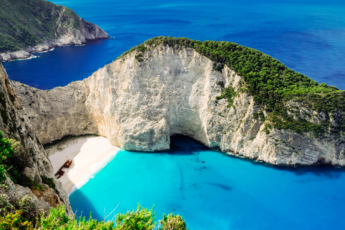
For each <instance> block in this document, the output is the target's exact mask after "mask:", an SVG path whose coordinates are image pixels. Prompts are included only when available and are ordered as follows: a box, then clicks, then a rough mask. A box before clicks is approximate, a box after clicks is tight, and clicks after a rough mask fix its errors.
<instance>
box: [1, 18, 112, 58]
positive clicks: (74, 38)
mask: <svg viewBox="0 0 345 230" xmlns="http://www.w3.org/2000/svg"><path fill="white" fill-rule="evenodd" d="M107 38H109V35H108V34H107V33H106V32H105V31H104V30H103V29H101V28H100V27H99V26H97V25H95V24H93V23H91V22H88V21H85V20H82V25H81V28H80V29H79V30H73V31H70V32H67V33H66V34H64V35H63V36H61V37H59V38H58V39H55V40H51V41H49V40H47V41H45V42H44V43H42V44H38V45H36V46H34V47H26V48H25V49H23V50H18V51H13V52H6V53H0V62H9V61H14V60H26V59H31V58H33V57H34V56H33V53H39V52H45V51H50V50H51V49H53V48H56V47H63V46H67V45H82V44H84V43H85V42H86V41H88V40H98V39H107Z"/></svg>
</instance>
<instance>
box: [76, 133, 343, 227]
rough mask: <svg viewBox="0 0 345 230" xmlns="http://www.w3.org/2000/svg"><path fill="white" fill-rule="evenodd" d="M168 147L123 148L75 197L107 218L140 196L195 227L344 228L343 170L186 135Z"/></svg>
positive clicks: (130, 206) (79, 203)
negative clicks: (247, 153)
mask: <svg viewBox="0 0 345 230" xmlns="http://www.w3.org/2000/svg"><path fill="white" fill-rule="evenodd" d="M172 143H173V144H172V150H171V151H170V152H163V153H155V154H153V153H138V152H128V151H123V150H122V151H120V152H119V153H118V154H117V155H116V157H115V158H114V159H113V160H112V161H111V162H110V163H108V164H107V165H106V166H105V167H104V168H103V169H102V170H101V171H100V172H99V173H98V174H96V175H95V176H94V178H93V179H91V180H89V182H88V183H87V184H85V185H84V186H83V187H81V189H78V190H76V191H75V192H74V193H72V195H71V196H70V201H71V204H72V208H73V210H74V211H75V212H77V214H79V215H80V213H81V212H83V213H84V214H85V213H89V212H90V211H93V217H95V218H98V219H100V220H103V219H104V217H105V216H107V215H108V214H110V213H111V212H112V211H113V210H114V209H115V208H116V207H117V208H116V210H115V211H114V212H113V214H112V215H110V216H109V217H108V219H112V218H113V216H114V214H116V213H119V212H120V213H125V212H126V211H127V210H132V209H133V208H135V207H136V206H137V204H138V203H140V204H141V205H142V206H144V207H147V208H151V207H152V206H153V205H154V210H155V211H156V213H157V220H159V219H160V218H161V217H162V216H161V214H162V213H163V212H164V213H170V212H174V213H175V214H180V215H182V216H183V217H184V218H185V220H186V222H187V227H188V229H190V230H213V229H217V230H343V229H345V218H344V213H345V205H344V204H345V196H344V191H345V171H344V170H340V169H334V168H320V167H319V168H318V167H314V168H275V167H269V166H266V165H263V164H257V163H253V162H251V161H248V160H242V159H239V158H234V157H229V156H226V155H224V154H222V153H220V152H215V151H212V150H210V149H208V148H206V147H203V146H202V145H201V144H199V143H197V142H195V141H193V140H191V139H189V138H186V137H182V136H177V137H175V138H174V137H173V139H172Z"/></svg>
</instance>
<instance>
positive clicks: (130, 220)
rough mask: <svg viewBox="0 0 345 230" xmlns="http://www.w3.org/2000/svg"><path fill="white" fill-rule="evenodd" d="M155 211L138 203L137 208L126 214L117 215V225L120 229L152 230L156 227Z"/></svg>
mask: <svg viewBox="0 0 345 230" xmlns="http://www.w3.org/2000/svg"><path fill="white" fill-rule="evenodd" d="M155 215H156V214H155V213H153V208H151V209H150V210H148V209H143V208H141V206H140V205H138V207H137V209H136V210H135V211H134V210H133V211H131V212H129V211H128V212H127V213H126V214H118V215H117V216H116V226H117V229H119V230H127V229H133V230H134V229H138V230H150V229H154V227H155V223H154V219H155Z"/></svg>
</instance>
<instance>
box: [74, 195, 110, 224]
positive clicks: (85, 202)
mask: <svg viewBox="0 0 345 230" xmlns="http://www.w3.org/2000/svg"><path fill="white" fill-rule="evenodd" d="M70 201H71V206H72V208H73V207H79V208H81V210H82V211H80V210H78V209H73V212H74V214H75V215H76V218H79V217H80V216H82V217H85V218H86V219H89V218H90V213H91V212H92V218H93V219H97V220H99V221H102V220H103V219H104V218H103V216H106V215H108V214H107V213H106V215H101V214H100V213H98V212H97V211H96V208H95V206H94V205H93V203H92V201H90V200H89V198H88V197H87V196H86V195H84V193H83V192H82V190H81V189H77V190H76V191H75V192H73V194H72V195H71V197H70Z"/></svg>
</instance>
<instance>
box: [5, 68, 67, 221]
mask: <svg viewBox="0 0 345 230" xmlns="http://www.w3.org/2000/svg"><path fill="white" fill-rule="evenodd" d="M0 93H1V95H2V96H1V97H2V99H1V105H0V107H1V116H0V130H1V131H2V132H3V133H4V135H5V136H7V137H8V138H12V139H16V140H17V141H19V142H20V143H21V146H22V148H23V151H25V152H29V153H30V155H29V156H28V158H27V159H24V160H25V161H26V162H27V165H29V166H28V167H26V168H25V169H24V170H23V172H20V173H22V174H24V175H26V176H28V177H29V178H31V179H32V180H34V181H35V182H37V183H38V184H40V185H42V186H43V189H41V190H37V189H32V188H28V187H24V186H21V185H19V184H14V183H13V182H12V181H11V180H10V179H9V178H7V179H6V181H5V184H7V185H8V186H9V189H8V190H4V189H3V187H1V188H0V194H1V196H3V194H5V195H7V197H9V202H10V203H15V202H16V201H18V200H22V198H23V197H25V196H29V197H30V198H31V199H32V201H33V203H34V206H35V210H36V212H37V213H36V214H37V215H38V214H39V213H41V212H44V211H49V209H50V208H51V207H56V206H57V205H61V204H64V205H66V209H67V212H68V213H69V214H70V215H71V214H73V212H72V209H71V206H70V203H69V200H68V196H67V194H66V192H65V190H64V189H63V187H62V185H61V182H60V181H58V180H56V179H53V183H54V184H55V190H54V189H52V188H49V187H48V185H45V184H44V183H43V182H42V177H47V178H54V172H53V167H52V165H51V163H50V161H49V159H48V156H47V154H46V153H45V150H44V148H43V146H42V144H41V142H40V141H39V139H38V137H37V135H36V134H35V132H34V131H33V130H32V126H31V124H30V120H29V118H28V117H27V116H26V114H25V111H24V110H23V107H22V105H21V103H20V101H19V99H18V97H17V96H16V94H15V93H14V91H13V89H12V86H11V83H10V81H9V79H8V77H7V74H6V71H5V69H4V67H3V66H2V64H1V63H0Z"/></svg>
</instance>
